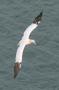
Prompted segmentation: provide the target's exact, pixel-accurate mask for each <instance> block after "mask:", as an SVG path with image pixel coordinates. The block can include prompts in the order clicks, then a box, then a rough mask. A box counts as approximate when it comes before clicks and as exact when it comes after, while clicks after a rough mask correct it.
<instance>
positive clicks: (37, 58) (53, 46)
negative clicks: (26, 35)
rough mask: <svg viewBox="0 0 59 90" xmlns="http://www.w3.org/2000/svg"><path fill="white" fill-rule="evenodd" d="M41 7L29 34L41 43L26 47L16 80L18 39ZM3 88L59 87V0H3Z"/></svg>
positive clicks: (0, 65) (45, 89)
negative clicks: (14, 67) (41, 16)
mask: <svg viewBox="0 0 59 90" xmlns="http://www.w3.org/2000/svg"><path fill="white" fill-rule="evenodd" d="M42 9H43V12H44V13H43V19H42V22H41V24H40V26H39V27H38V28H37V29H36V30H35V31H34V32H33V33H32V34H31V36H30V38H33V39H35V40H36V42H37V43H38V44H37V46H34V45H31V46H27V47H26V48H25V51H24V55H23V64H22V70H21V72H20V73H19V75H18V77H17V78H16V79H15V80H14V79H13V65H14V62H15V54H16V50H17V43H18V41H19V40H20V38H21V37H22V33H23V32H24V30H25V29H26V27H27V26H28V25H30V24H31V23H32V21H33V19H34V17H36V16H37V15H38V14H39V13H40V11H41V10H42ZM0 90H59V0H0Z"/></svg>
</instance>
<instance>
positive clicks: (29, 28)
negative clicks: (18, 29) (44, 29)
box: [22, 23, 38, 40]
mask: <svg viewBox="0 0 59 90" xmlns="http://www.w3.org/2000/svg"><path fill="white" fill-rule="evenodd" d="M37 26H38V25H37V24H34V23H32V24H31V25H30V26H29V27H28V28H27V29H26V30H25V32H24V35H23V37H22V39H23V40H25V39H28V38H29V36H30V34H31V32H32V31H33V30H34V29H35V28H36V27H37Z"/></svg>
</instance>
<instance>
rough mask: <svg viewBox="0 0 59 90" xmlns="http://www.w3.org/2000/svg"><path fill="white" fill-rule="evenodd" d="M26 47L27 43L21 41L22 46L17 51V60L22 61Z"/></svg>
mask: <svg viewBox="0 0 59 90" xmlns="http://www.w3.org/2000/svg"><path fill="white" fill-rule="evenodd" d="M24 48H25V44H24V43H20V46H19V47H18V49H17V52H16V61H15V62H19V63H21V62H22V56H23V50H24Z"/></svg>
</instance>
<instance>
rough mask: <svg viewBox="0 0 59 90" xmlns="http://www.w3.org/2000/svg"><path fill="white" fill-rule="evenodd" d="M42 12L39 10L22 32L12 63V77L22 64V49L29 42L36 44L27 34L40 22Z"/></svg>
mask: <svg viewBox="0 0 59 90" xmlns="http://www.w3.org/2000/svg"><path fill="white" fill-rule="evenodd" d="M42 14H43V12H42V11H41V12H40V14H39V15H38V16H37V17H36V18H35V19H34V21H33V22H32V24H31V25H30V26H28V27H27V28H26V30H25V31H24V33H23V37H22V38H21V40H20V41H19V43H18V49H17V52H16V58H15V64H14V78H16V76H17V74H18V72H19V71H20V70H21V65H22V56H23V51H24V48H25V46H26V45H30V44H31V43H33V44H35V45H36V42H35V40H33V39H30V38H29V36H30V34H31V32H32V31H33V30H34V29H35V28H36V27H37V26H38V25H39V24H40V22H41V19H42Z"/></svg>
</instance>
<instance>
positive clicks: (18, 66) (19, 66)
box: [14, 62, 21, 79]
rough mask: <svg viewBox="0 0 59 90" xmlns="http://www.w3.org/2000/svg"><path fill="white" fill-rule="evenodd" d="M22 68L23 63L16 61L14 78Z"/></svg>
mask: <svg viewBox="0 0 59 90" xmlns="http://www.w3.org/2000/svg"><path fill="white" fill-rule="evenodd" d="M20 69H21V63H18V62H17V63H15V65H14V79H15V78H16V76H17V74H18V72H19V71H20Z"/></svg>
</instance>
